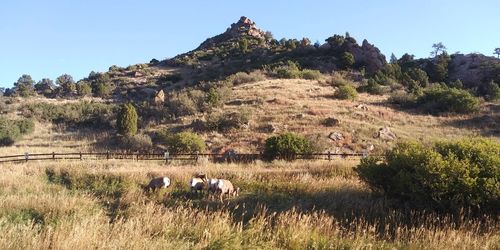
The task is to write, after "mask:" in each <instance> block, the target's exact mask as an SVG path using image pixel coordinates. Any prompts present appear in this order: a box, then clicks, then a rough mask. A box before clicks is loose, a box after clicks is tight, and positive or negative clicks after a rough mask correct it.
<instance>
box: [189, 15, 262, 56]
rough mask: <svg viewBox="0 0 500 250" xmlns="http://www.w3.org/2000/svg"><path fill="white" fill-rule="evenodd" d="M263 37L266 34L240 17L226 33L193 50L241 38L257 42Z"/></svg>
mask: <svg viewBox="0 0 500 250" xmlns="http://www.w3.org/2000/svg"><path fill="white" fill-rule="evenodd" d="M265 35H266V33H265V32H264V31H263V30H261V29H259V28H257V25H256V24H255V22H253V21H252V20H250V19H249V18H247V17H245V16H242V17H241V18H240V20H238V22H236V23H233V24H231V27H229V28H227V30H226V32H224V33H222V34H220V35H217V36H215V37H212V38H208V39H207V40H205V41H204V42H203V43H201V44H200V46H199V47H198V48H196V49H195V50H204V49H210V48H212V47H214V46H217V45H219V44H220V43H223V42H226V41H229V40H237V39H240V38H242V37H252V38H255V39H259V40H264V39H265Z"/></svg>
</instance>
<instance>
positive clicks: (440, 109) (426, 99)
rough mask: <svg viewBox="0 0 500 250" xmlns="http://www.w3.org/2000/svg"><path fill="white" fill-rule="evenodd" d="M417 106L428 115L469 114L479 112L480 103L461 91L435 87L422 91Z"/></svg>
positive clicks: (464, 91)
mask: <svg viewBox="0 0 500 250" xmlns="http://www.w3.org/2000/svg"><path fill="white" fill-rule="evenodd" d="M417 105H419V107H420V108H422V110H424V111H426V112H429V113H434V114H436V113H462V114H466V113H471V112H477V111H479V107H480V101H479V99H478V98H476V97H474V96H473V95H472V94H470V93H469V92H467V91H466V90H463V89H455V88H449V87H446V86H436V87H432V88H428V89H425V90H424V93H423V95H422V96H419V97H418V98H417Z"/></svg>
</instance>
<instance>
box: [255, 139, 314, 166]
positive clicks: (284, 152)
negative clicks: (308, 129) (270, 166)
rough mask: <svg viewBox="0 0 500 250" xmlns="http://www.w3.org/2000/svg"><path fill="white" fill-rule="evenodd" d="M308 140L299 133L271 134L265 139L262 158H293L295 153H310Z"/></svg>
mask: <svg viewBox="0 0 500 250" xmlns="http://www.w3.org/2000/svg"><path fill="white" fill-rule="evenodd" d="M311 151H312V150H311V145H310V142H309V141H308V140H307V139H305V138H304V137H302V136H300V135H296V134H293V133H286V134H282V135H277V136H272V137H269V138H268V139H267V140H266V145H265V147H264V158H265V159H267V160H274V159H285V160H293V159H295V157H296V154H308V153H311Z"/></svg>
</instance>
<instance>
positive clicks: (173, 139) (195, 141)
mask: <svg viewBox="0 0 500 250" xmlns="http://www.w3.org/2000/svg"><path fill="white" fill-rule="evenodd" d="M158 137H159V140H160V142H161V144H164V145H165V146H167V148H168V150H169V152H170V153H173V154H177V153H181V154H182V153H184V154H189V153H196V152H203V151H205V142H204V141H203V139H202V138H201V137H200V136H199V135H197V134H195V133H193V132H189V131H185V132H180V133H176V134H172V133H169V132H168V131H163V132H161V133H160V134H159V136H158Z"/></svg>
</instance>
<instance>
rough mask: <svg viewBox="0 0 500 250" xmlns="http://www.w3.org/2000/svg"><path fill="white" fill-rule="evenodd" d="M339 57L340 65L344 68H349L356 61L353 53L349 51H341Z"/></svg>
mask: <svg viewBox="0 0 500 250" xmlns="http://www.w3.org/2000/svg"><path fill="white" fill-rule="evenodd" d="M340 59H341V63H342V67H344V68H350V67H352V66H353V65H354V63H355V62H356V61H355V59H354V55H353V54H351V53H349V52H344V53H342V56H341V57H340Z"/></svg>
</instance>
